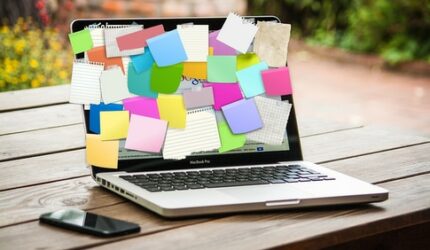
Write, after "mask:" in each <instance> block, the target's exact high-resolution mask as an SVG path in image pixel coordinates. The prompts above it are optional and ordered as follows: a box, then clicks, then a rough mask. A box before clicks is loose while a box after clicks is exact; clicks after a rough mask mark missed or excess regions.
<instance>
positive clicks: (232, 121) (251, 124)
mask: <svg viewBox="0 0 430 250" xmlns="http://www.w3.org/2000/svg"><path fill="white" fill-rule="evenodd" d="M222 112H223V114H224V117H225V120H226V121H227V123H228V126H229V127H230V129H231V132H233V134H243V133H248V132H251V131H254V130H257V129H260V128H262V127H263V121H262V120H261V117H260V113H259V112H258V108H257V105H256V104H255V100H254V99H243V100H240V101H237V102H234V103H231V104H228V105H226V106H224V107H222Z"/></svg>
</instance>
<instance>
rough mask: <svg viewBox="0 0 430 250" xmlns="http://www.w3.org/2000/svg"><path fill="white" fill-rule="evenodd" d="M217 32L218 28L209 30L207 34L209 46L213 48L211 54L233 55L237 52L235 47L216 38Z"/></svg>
mask: <svg viewBox="0 0 430 250" xmlns="http://www.w3.org/2000/svg"><path fill="white" fill-rule="evenodd" d="M218 33H219V30H217V31H214V32H211V33H210V34H209V47H212V48H213V55H214V56H230V55H233V56H235V55H236V54H237V53H236V50H235V49H233V48H232V47H230V46H228V45H226V44H225V43H223V42H220V41H218V39H217V36H218Z"/></svg>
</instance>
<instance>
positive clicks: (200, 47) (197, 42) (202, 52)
mask: <svg viewBox="0 0 430 250" xmlns="http://www.w3.org/2000/svg"><path fill="white" fill-rule="evenodd" d="M177 30H178V33H179V37H180V38H181V41H182V44H183V45H184V49H185V53H186V54H187V58H188V59H187V62H206V58H207V56H208V48H209V36H208V35H209V26H208V25H192V24H191V25H188V24H184V25H178V26H177Z"/></svg>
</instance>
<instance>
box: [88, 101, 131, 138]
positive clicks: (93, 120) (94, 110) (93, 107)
mask: <svg viewBox="0 0 430 250" xmlns="http://www.w3.org/2000/svg"><path fill="white" fill-rule="evenodd" d="M121 110H123V106H122V105H121V104H115V103H111V104H104V103H103V102H101V103H100V104H90V130H91V132H93V133H96V134H100V112H101V111H121Z"/></svg>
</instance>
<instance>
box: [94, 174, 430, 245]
mask: <svg viewBox="0 0 430 250" xmlns="http://www.w3.org/2000/svg"><path fill="white" fill-rule="evenodd" d="M381 186H383V187H385V188H387V189H389V190H391V197H390V199H389V200H387V201H385V202H383V203H380V204H375V205H369V206H362V207H360V208H350V209H346V208H340V209H339V208H326V209H313V210H312V211H306V212H303V211H290V212H283V213H282V212H273V213H261V214H247V215H237V216H230V217H225V218H222V219H218V220H215V221H208V222H204V223H199V224H196V225H190V226H185V227H181V228H178V229H175V230H168V231H164V232H160V233H156V234H152V235H148V236H145V237H137V238H133V239H128V240H124V241H118V242H115V243H112V244H108V245H103V246H100V247H96V248H95V249H165V248H169V247H171V246H175V249H263V248H264V249H266V248H272V247H279V246H289V245H292V248H293V249H319V248H323V247H327V246H330V245H334V244H339V243H342V242H346V241H348V240H353V239H356V238H359V237H363V236H366V235H374V234H377V233H381V232H384V231H388V230H394V229H397V228H402V227H406V226H410V225H414V224H418V223H423V222H426V221H430V208H429V204H430V188H428V187H429V186H430V174H427V175H421V176H416V177H412V178H407V179H402V180H398V181H393V182H389V183H384V184H382V185H381Z"/></svg>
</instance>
